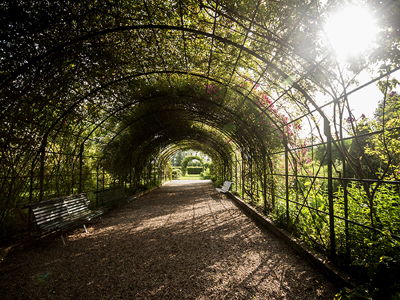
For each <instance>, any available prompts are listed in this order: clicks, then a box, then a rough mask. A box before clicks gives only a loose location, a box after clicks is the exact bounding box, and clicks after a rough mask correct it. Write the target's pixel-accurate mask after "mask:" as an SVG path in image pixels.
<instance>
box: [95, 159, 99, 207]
mask: <svg viewBox="0 0 400 300" xmlns="http://www.w3.org/2000/svg"><path fill="white" fill-rule="evenodd" d="M97 205H99V165H97V167H96V206H97Z"/></svg>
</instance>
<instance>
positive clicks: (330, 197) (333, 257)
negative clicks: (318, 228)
mask: <svg viewBox="0 0 400 300" xmlns="http://www.w3.org/2000/svg"><path fill="white" fill-rule="evenodd" d="M324 129H325V130H324V133H325V136H326V146H327V147H326V152H327V153H326V156H327V163H328V200H329V231H330V242H331V253H330V254H331V260H332V261H333V262H335V261H336V238H335V217H334V208H333V185H332V182H333V179H332V135H331V128H330V124H329V121H328V120H327V119H325V122H324Z"/></svg>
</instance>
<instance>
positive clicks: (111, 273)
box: [0, 181, 338, 300]
mask: <svg viewBox="0 0 400 300" xmlns="http://www.w3.org/2000/svg"><path fill="white" fill-rule="evenodd" d="M102 221H103V222H102V223H101V222H100V220H96V222H94V223H92V224H91V225H89V226H88V231H89V233H84V232H83V229H78V230H75V231H74V232H72V233H70V234H69V235H67V238H66V241H67V245H66V246H63V244H62V242H61V240H60V239H59V238H58V239H56V240H51V241H42V242H41V243H40V244H39V245H38V246H35V247H33V248H30V249H26V250H24V251H22V252H18V253H14V254H13V255H10V256H9V257H7V258H6V260H5V261H3V262H2V263H1V264H0V276H1V278H0V279H1V280H0V290H1V293H2V298H3V299H87V300H89V299H307V300H309V299H333V296H334V294H335V293H337V292H338V289H337V288H336V287H335V286H333V285H332V284H331V283H330V282H328V281H327V280H326V279H325V278H324V277H323V276H322V275H321V274H319V273H318V272H317V271H316V270H314V269H313V268H312V267H311V266H310V265H309V264H308V263H307V262H305V261H303V260H302V259H301V258H300V257H299V256H297V255H296V254H295V253H294V251H293V250H292V249H290V248H288V247H287V246H286V245H285V244H284V243H283V242H282V241H280V240H279V239H277V238H276V237H275V236H274V235H273V234H271V233H270V232H268V231H265V230H263V229H260V228H258V227H257V226H256V225H255V224H254V222H253V221H252V220H250V219H249V218H248V217H247V216H246V215H244V214H243V213H242V212H241V211H240V210H239V209H238V208H237V207H236V206H235V205H234V204H233V202H232V201H231V200H229V199H227V197H226V196H225V195H221V194H218V192H216V191H215V189H214V188H213V186H212V184H210V183H209V182H205V181H196V182H192V181H173V182H171V183H169V184H167V185H165V186H164V187H162V188H161V189H157V190H155V191H153V192H151V193H149V194H147V195H145V196H143V197H141V198H139V199H137V200H135V201H134V202H131V203H129V204H126V205H125V206H123V207H119V208H117V209H115V210H113V211H111V212H110V213H108V214H107V215H105V216H103V217H102Z"/></svg>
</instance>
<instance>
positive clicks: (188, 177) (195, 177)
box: [179, 174, 204, 180]
mask: <svg viewBox="0 0 400 300" xmlns="http://www.w3.org/2000/svg"><path fill="white" fill-rule="evenodd" d="M203 179H204V177H202V176H200V174H190V175H189V174H186V175H185V176H181V177H179V180H203Z"/></svg>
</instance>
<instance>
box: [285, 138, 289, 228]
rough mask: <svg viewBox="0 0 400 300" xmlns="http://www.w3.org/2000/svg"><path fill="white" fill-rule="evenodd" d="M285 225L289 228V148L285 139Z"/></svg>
mask: <svg viewBox="0 0 400 300" xmlns="http://www.w3.org/2000/svg"><path fill="white" fill-rule="evenodd" d="M285 192H286V225H287V227H288V228H289V149H288V146H287V143H286V141H285Z"/></svg>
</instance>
